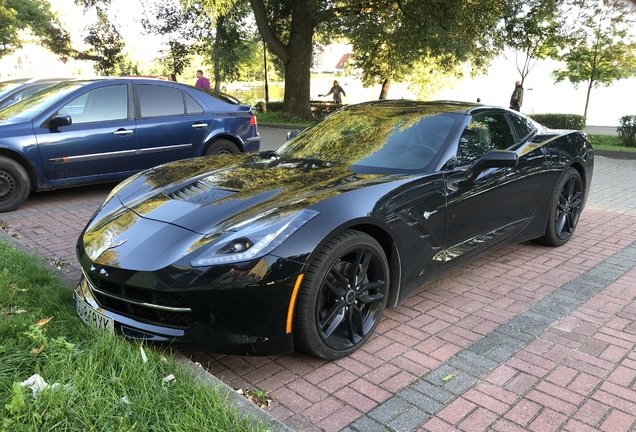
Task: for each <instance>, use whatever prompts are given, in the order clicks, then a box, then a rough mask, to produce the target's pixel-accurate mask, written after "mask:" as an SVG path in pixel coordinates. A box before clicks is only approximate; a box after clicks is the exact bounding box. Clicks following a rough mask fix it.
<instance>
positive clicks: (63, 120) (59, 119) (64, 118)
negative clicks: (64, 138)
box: [49, 114, 73, 129]
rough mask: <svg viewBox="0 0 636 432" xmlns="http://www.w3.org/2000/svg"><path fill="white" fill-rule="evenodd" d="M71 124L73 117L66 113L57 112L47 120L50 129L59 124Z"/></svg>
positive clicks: (55, 127)
mask: <svg viewBox="0 0 636 432" xmlns="http://www.w3.org/2000/svg"><path fill="white" fill-rule="evenodd" d="M72 124H73V119H72V118H71V116H70V115H68V114H58V115H56V116H53V117H52V118H51V120H49V128H52V129H57V128H58V127H60V126H70V125H72Z"/></svg>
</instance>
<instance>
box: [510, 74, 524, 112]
mask: <svg viewBox="0 0 636 432" xmlns="http://www.w3.org/2000/svg"><path fill="white" fill-rule="evenodd" d="M522 103H523V87H522V86H521V81H517V82H516V83H515V90H514V91H513V92H512V96H510V109H513V110H515V111H519V110H520V109H521V104H522Z"/></svg>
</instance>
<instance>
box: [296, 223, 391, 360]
mask: <svg viewBox="0 0 636 432" xmlns="http://www.w3.org/2000/svg"><path fill="white" fill-rule="evenodd" d="M388 293H389V265H388V261H387V258H386V255H385V253H384V251H383V249H382V246H380V244H379V243H378V242H377V241H376V240H375V239H374V238H373V237H371V236H369V235H367V234H364V233H362V232H359V231H354V230H346V231H343V232H342V233H340V234H338V235H337V236H335V237H334V238H333V239H331V241H329V242H328V243H327V244H326V245H325V246H324V247H323V248H322V249H321V250H320V252H319V253H318V255H317V256H316V258H314V260H313V261H312V263H311V264H310V265H309V268H308V270H307V272H306V273H305V278H304V280H303V283H302V285H301V289H300V291H299V294H298V299H297V303H296V307H297V311H296V325H295V333H294V340H295V342H296V344H297V345H298V346H299V347H300V348H301V349H303V350H304V351H307V352H309V353H310V354H313V355H315V356H317V357H320V358H324V359H328V360H333V359H337V358H341V357H344V356H346V355H349V354H350V353H352V352H353V351H355V350H357V349H358V348H359V347H360V346H362V345H363V344H364V343H365V342H366V341H367V340H368V339H369V337H370V336H371V335H372V334H373V331H374V330H375V328H376V327H377V325H378V323H379V322H380V319H381V317H382V312H383V311H384V308H385V307H386V303H387V298H388Z"/></svg>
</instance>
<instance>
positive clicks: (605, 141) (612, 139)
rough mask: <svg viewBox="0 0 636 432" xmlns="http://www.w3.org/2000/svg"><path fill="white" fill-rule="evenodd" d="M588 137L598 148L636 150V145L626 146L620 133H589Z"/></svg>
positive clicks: (593, 145)
mask: <svg viewBox="0 0 636 432" xmlns="http://www.w3.org/2000/svg"><path fill="white" fill-rule="evenodd" d="M588 138H589V139H590V142H591V143H592V147H594V148H595V149H597V150H617V151H636V148H635V147H625V146H624V145H623V142H622V141H621V139H620V138H619V137H618V135H588Z"/></svg>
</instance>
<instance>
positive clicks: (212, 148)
mask: <svg viewBox="0 0 636 432" xmlns="http://www.w3.org/2000/svg"><path fill="white" fill-rule="evenodd" d="M221 150H227V151H228V152H229V153H239V152H240V150H239V148H238V147H237V146H236V144H234V143H233V142H232V141H230V140H227V139H218V140H214V141H212V142H211V143H210V145H209V146H208V147H207V148H206V149H205V150H204V151H203V155H204V156H216V155H217V154H218V153H219V151H221Z"/></svg>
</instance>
